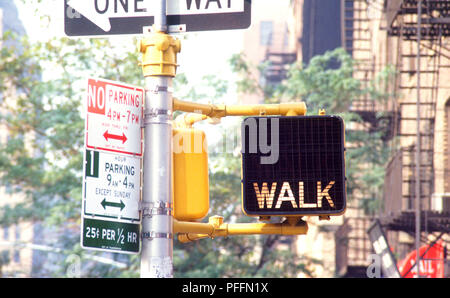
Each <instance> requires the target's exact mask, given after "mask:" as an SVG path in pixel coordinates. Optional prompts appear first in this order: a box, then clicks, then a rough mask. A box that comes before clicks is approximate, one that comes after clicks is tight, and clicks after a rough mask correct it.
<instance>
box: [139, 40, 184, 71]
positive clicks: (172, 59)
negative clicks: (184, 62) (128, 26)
mask: <svg viewBox="0 0 450 298" xmlns="http://www.w3.org/2000/svg"><path fill="white" fill-rule="evenodd" d="M137 46H138V49H139V51H140V52H141V53H143V56H142V71H143V73H144V76H145V77H148V76H170V77H174V76H175V74H176V69H177V54H178V53H179V52H180V51H181V42H180V40H179V39H175V38H173V37H172V36H170V35H169V34H166V33H164V32H159V31H155V32H152V33H151V34H149V35H147V36H145V37H144V38H143V39H141V40H139V42H138V45H137Z"/></svg>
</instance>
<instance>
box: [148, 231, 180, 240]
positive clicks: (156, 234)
mask: <svg viewBox="0 0 450 298" xmlns="http://www.w3.org/2000/svg"><path fill="white" fill-rule="evenodd" d="M156 238H159V239H172V238H173V234H172V233H161V232H154V231H151V232H142V233H141V239H148V240H153V239H156Z"/></svg>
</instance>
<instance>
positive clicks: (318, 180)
mask: <svg viewBox="0 0 450 298" xmlns="http://www.w3.org/2000/svg"><path fill="white" fill-rule="evenodd" d="M241 130H242V131H241V132H242V196H243V200H242V207H243V210H244V212H245V213H246V214H247V215H250V216H302V215H341V214H343V213H344V211H345V207H346V189H345V157H344V151H345V136H344V122H343V120H342V119H341V118H340V117H338V116H331V115H330V116H298V117H297V116H295V117H292V116H290V117H249V118H246V119H245V120H244V121H243V123H242V127H241Z"/></svg>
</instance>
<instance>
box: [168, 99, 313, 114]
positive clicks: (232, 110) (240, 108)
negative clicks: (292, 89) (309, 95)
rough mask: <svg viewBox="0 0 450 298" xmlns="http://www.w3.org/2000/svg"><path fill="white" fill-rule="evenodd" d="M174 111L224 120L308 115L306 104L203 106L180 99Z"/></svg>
mask: <svg viewBox="0 0 450 298" xmlns="http://www.w3.org/2000/svg"><path fill="white" fill-rule="evenodd" d="M173 109H174V110H175V111H184V112H190V113H198V114H203V115H205V116H208V117H210V118H222V117H226V116H255V115H256V116H265V115H281V116H303V115H306V104H305V103H304V102H292V103H279V104H255V105H223V104H221V105H213V104H201V103H194V102H188V101H182V100H179V99H175V98H174V99H173Z"/></svg>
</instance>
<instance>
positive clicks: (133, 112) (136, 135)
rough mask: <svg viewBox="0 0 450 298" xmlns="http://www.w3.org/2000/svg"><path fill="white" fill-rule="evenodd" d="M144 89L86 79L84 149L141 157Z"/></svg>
mask: <svg viewBox="0 0 450 298" xmlns="http://www.w3.org/2000/svg"><path fill="white" fill-rule="evenodd" d="M143 100H144V89H142V88H140V87H136V86H131V85H127V84H123V83H117V82H113V81H108V80H103V79H88V92H87V116H86V147H87V148H89V149H93V150H103V151H110V152H116V153H122V154H129V155H137V156H142V129H141V122H142V117H143Z"/></svg>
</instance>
